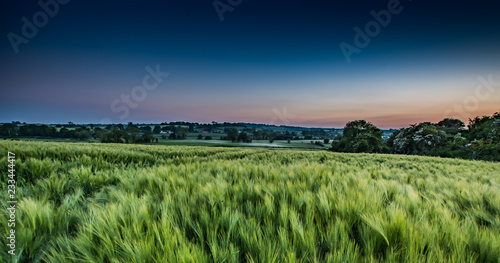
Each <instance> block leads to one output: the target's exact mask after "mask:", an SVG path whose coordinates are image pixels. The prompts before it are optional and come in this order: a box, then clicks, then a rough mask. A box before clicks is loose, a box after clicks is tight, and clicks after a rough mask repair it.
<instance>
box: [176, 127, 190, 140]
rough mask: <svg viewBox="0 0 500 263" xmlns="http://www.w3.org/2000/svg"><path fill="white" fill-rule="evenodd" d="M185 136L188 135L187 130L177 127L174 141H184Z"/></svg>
mask: <svg viewBox="0 0 500 263" xmlns="http://www.w3.org/2000/svg"><path fill="white" fill-rule="evenodd" d="M187 135H188V129H186V128H182V127H178V128H177V129H176V131H175V138H176V139H186V137H187Z"/></svg>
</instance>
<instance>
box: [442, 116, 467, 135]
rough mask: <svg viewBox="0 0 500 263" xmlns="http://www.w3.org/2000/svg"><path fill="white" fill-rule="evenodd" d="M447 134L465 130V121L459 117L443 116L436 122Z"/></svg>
mask: <svg viewBox="0 0 500 263" xmlns="http://www.w3.org/2000/svg"><path fill="white" fill-rule="evenodd" d="M437 126H439V127H441V128H442V129H443V130H444V131H445V132H446V133H447V134H449V135H456V134H457V133H459V132H463V131H464V130H465V123H464V122H463V121H461V120H459V119H452V118H445V119H443V120H442V121H440V122H438V123H437Z"/></svg>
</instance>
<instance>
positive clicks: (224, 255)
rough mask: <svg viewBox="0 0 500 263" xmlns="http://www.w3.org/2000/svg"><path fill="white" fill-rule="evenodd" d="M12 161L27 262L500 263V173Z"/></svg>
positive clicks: (468, 168)
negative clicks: (380, 262) (381, 262)
mask: <svg viewBox="0 0 500 263" xmlns="http://www.w3.org/2000/svg"><path fill="white" fill-rule="evenodd" d="M285 143H286V142H285ZM309 145H311V144H310V143H309ZM7 151H10V152H14V153H15V154H16V163H15V164H16V167H15V168H16V175H17V177H16V180H17V192H16V195H17V200H19V202H18V203H17V206H18V207H17V210H16V216H17V218H16V219H17V223H16V234H17V236H16V244H17V250H16V251H17V252H16V253H17V257H16V258H15V259H14V260H18V262H377V261H385V262H496V263H498V262H500V194H499V193H500V163H487V162H482V161H466V160H455V159H440V158H430V157H418V156H399V155H372V154H341V153H330V152H326V151H305V150H298V149H294V150H287V149H272V148H271V149H263V148H239V147H234V148H229V147H224V148H223V147H193V146H191V147H186V146H162V145H127V144H99V143H62V142H33V141H31V142H25V141H9V140H6V141H0V167H2V169H3V170H2V171H3V174H5V173H6V171H7V169H8V168H7V165H8V161H7V158H6V157H7ZM1 180H2V184H1V186H2V190H1V191H2V194H3V195H2V199H1V201H0V203H1V205H2V211H1V213H0V222H1V227H2V231H3V233H2V235H1V238H0V243H1V247H2V249H1V259H2V261H5V262H8V261H9V260H11V258H10V256H9V255H8V254H7V248H6V242H7V240H6V235H5V233H6V231H7V229H8V227H7V225H6V224H5V222H7V219H8V212H7V209H6V207H7V205H8V204H7V203H6V200H7V199H6V195H7V180H8V177H7V176H2V178H1Z"/></svg>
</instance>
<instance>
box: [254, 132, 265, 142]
mask: <svg viewBox="0 0 500 263" xmlns="http://www.w3.org/2000/svg"><path fill="white" fill-rule="evenodd" d="M263 136H264V134H263V133H262V130H255V131H254V132H253V138H254V139H256V140H262V139H264V138H263Z"/></svg>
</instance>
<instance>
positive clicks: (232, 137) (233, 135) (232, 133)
mask: <svg viewBox="0 0 500 263" xmlns="http://www.w3.org/2000/svg"><path fill="white" fill-rule="evenodd" d="M227 139H228V140H231V141H232V142H236V140H238V131H237V130H236V129H233V130H231V131H230V132H228V133H227Z"/></svg>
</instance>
